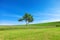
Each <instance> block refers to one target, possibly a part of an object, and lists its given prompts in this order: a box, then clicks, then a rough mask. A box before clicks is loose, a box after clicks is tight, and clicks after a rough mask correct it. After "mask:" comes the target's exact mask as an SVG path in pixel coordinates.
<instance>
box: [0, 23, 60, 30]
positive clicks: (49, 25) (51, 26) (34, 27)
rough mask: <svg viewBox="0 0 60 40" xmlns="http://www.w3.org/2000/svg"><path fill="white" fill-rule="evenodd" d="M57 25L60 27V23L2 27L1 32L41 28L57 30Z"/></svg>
mask: <svg viewBox="0 0 60 40" xmlns="http://www.w3.org/2000/svg"><path fill="white" fill-rule="evenodd" d="M56 25H60V22H48V23H38V24H29V25H28V26H27V27H26V25H11V26H1V27H0V30H6V29H7V30H9V29H41V28H55V27H56Z"/></svg>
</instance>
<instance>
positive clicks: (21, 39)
mask: <svg viewBox="0 0 60 40" xmlns="http://www.w3.org/2000/svg"><path fill="white" fill-rule="evenodd" d="M58 24H60V23H59V22H52V23H44V24H31V25H28V26H27V27H26V26H23V25H21V26H17V25H16V26H0V40H60V27H56V25H58Z"/></svg>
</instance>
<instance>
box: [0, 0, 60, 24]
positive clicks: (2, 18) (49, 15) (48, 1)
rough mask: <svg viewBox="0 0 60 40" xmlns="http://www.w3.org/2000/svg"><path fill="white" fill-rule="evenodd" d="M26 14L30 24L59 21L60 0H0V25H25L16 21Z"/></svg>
mask: <svg viewBox="0 0 60 40" xmlns="http://www.w3.org/2000/svg"><path fill="white" fill-rule="evenodd" d="M26 12H27V13H30V14H31V15H33V17H34V21H33V22H32V23H43V22H53V21H60V0H0V25H16V24H25V22H18V19H19V18H21V17H22V16H23V15H24V14H25V13H26Z"/></svg>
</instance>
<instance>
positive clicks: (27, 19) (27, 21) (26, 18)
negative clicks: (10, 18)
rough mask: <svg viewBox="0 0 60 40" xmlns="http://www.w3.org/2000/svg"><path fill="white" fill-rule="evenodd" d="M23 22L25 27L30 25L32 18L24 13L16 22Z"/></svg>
mask: <svg viewBox="0 0 60 40" xmlns="http://www.w3.org/2000/svg"><path fill="white" fill-rule="evenodd" d="M23 20H25V22H26V26H27V25H28V24H29V23H30V22H33V16H32V15H31V14H28V13H25V15H24V16H23V17H22V18H20V19H19V20H18V21H23Z"/></svg>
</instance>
